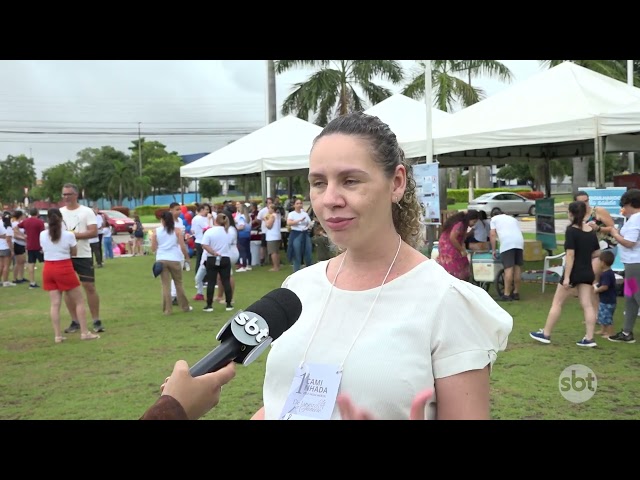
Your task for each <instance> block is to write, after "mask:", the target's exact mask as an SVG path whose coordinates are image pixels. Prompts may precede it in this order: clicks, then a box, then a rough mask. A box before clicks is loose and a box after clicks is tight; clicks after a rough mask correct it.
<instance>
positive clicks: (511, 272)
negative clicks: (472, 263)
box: [489, 213, 524, 302]
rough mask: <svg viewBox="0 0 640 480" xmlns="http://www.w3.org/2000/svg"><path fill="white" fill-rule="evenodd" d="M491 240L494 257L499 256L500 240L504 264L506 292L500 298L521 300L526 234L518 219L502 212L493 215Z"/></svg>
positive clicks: (505, 300)
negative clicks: (523, 233) (497, 248)
mask: <svg viewBox="0 0 640 480" xmlns="http://www.w3.org/2000/svg"><path fill="white" fill-rule="evenodd" d="M490 226H491V230H490V231H489V241H490V242H491V251H492V252H493V258H495V259H497V258H498V250H496V241H498V240H499V241H500V260H501V261H502V265H503V266H504V292H503V294H502V295H501V296H500V298H499V300H501V301H503V302H510V301H511V300H520V281H521V280H522V265H524V236H523V235H522V231H521V230H520V225H519V223H518V220H517V219H516V218H515V217H512V216H511V215H506V214H504V213H501V214H499V215H494V216H493V217H491V223H490Z"/></svg>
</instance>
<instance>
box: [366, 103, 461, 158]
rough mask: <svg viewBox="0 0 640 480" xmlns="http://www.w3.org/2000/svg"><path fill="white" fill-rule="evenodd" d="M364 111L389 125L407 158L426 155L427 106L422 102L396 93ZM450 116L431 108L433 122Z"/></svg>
mask: <svg viewBox="0 0 640 480" xmlns="http://www.w3.org/2000/svg"><path fill="white" fill-rule="evenodd" d="M364 113H367V114H369V115H375V116H376V117H378V118H379V119H380V120H382V121H383V122H384V123H386V124H387V125H389V128H391V130H392V131H393V133H395V134H396V137H397V139H398V143H399V144H400V146H401V147H402V149H403V150H404V153H405V156H406V157H407V158H414V157H423V156H425V155H426V141H425V138H426V132H427V106H426V104H425V103H424V102H419V101H417V100H414V99H412V98H409V97H407V96H405V95H402V94H401V93H397V94H395V95H392V96H390V97H389V98H386V99H385V100H383V101H381V102H380V103H377V104H375V105H374V106H373V107H371V108H369V109H368V110H365V111H364ZM450 116H451V115H450V114H449V113H446V112H443V111H442V110H438V109H437V108H432V109H431V121H432V123H433V124H435V123H437V122H440V121H441V120H442V119H443V118H447V117H450Z"/></svg>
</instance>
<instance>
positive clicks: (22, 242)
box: [11, 222, 27, 247]
mask: <svg viewBox="0 0 640 480" xmlns="http://www.w3.org/2000/svg"><path fill="white" fill-rule="evenodd" d="M19 224H20V222H11V228H12V232H11V233H13V243H15V244H16V245H20V246H22V247H26V246H27V242H26V240H20V239H16V235H15V233H14V232H15V231H16V229H17V230H18V231H19V232H20V233H22V234H24V228H18V225H19Z"/></svg>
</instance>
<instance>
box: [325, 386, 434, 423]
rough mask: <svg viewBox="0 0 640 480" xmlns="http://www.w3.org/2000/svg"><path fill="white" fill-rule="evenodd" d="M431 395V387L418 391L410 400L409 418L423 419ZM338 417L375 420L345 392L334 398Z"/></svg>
mask: <svg viewBox="0 0 640 480" xmlns="http://www.w3.org/2000/svg"><path fill="white" fill-rule="evenodd" d="M432 396H433V389H432V388H428V389H426V390H423V391H421V392H419V393H418V394H417V395H416V396H415V397H414V398H413V402H411V411H410V412H409V420H425V418H424V409H425V406H426V405H427V402H428V401H429V399H430V398H431V397H432ZM336 401H337V403H338V409H339V410H340V417H342V420H376V418H375V417H374V416H373V415H372V414H371V413H370V412H367V411H366V410H364V409H362V408H359V407H356V406H355V405H354V404H353V402H352V401H351V399H350V398H349V396H348V395H347V394H345V393H341V394H340V395H338V399H337V400H336Z"/></svg>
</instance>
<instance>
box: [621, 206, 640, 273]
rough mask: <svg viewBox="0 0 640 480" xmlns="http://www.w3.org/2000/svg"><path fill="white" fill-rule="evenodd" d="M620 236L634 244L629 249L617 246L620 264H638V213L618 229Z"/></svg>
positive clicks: (639, 218) (639, 229)
mask: <svg viewBox="0 0 640 480" xmlns="http://www.w3.org/2000/svg"><path fill="white" fill-rule="evenodd" d="M620 235H622V236H623V237H624V239H625V240H629V241H630V242H635V245H634V246H633V247H631V248H629V247H625V246H624V245H622V244H618V250H619V251H620V260H621V261H622V263H640V245H638V240H640V212H638V213H634V214H633V215H631V216H630V217H629V219H628V220H627V221H626V222H624V225H623V226H622V228H621V229H620Z"/></svg>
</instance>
